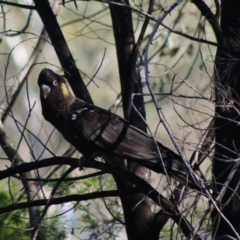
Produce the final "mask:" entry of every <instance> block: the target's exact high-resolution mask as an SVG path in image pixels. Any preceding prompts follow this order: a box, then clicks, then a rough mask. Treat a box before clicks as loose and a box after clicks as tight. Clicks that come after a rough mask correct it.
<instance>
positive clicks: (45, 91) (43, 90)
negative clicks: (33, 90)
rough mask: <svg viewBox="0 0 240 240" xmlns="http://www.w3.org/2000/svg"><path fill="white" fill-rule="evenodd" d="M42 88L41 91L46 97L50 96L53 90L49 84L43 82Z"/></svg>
mask: <svg viewBox="0 0 240 240" xmlns="http://www.w3.org/2000/svg"><path fill="white" fill-rule="evenodd" d="M40 89H41V93H42V95H43V97H44V98H45V99H46V97H47V96H48V94H49V93H50V91H51V88H50V87H49V86H48V85H45V84H42V85H41V86H40Z"/></svg>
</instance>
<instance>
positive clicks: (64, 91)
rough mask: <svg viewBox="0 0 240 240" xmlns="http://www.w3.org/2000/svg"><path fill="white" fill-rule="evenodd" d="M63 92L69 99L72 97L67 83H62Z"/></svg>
mask: <svg viewBox="0 0 240 240" xmlns="http://www.w3.org/2000/svg"><path fill="white" fill-rule="evenodd" d="M60 87H61V91H62V94H63V96H64V97H68V96H69V95H70V92H69V89H68V87H67V85H66V84H65V83H61V86H60Z"/></svg>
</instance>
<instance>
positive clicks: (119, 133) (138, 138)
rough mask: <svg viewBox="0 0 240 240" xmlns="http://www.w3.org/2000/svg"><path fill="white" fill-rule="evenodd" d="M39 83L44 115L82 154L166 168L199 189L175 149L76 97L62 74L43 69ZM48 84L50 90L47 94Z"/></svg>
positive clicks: (157, 169) (155, 168) (156, 170)
mask: <svg viewBox="0 0 240 240" xmlns="http://www.w3.org/2000/svg"><path fill="white" fill-rule="evenodd" d="M38 85H39V87H40V99H41V104H42V113H43V116H44V117H45V119H46V120H47V121H49V122H50V123H51V124H52V125H53V126H55V127H56V128H57V129H58V130H59V131H60V132H61V133H62V135H63V136H64V137H65V139H66V140H67V141H68V142H69V143H71V144H72V145H73V146H74V147H76V148H77V149H78V151H80V152H81V153H82V154H83V155H88V156H95V154H96V153H101V152H102V153H103V154H104V155H105V154H110V155H115V156H118V157H120V158H122V159H127V160H132V161H135V162H138V163H139V164H141V165H143V166H146V167H148V168H149V169H151V170H153V171H155V172H158V173H163V174H165V171H164V168H165V169H166V171H167V173H168V174H169V176H171V177H173V178H174V179H176V180H177V181H180V182H181V183H183V184H188V185H189V186H191V187H193V188H195V189H200V187H199V186H198V184H197V183H195V182H196V180H192V178H191V175H189V171H188V168H187V167H186V165H185V164H184V162H183V161H182V159H181V158H180V157H179V156H178V155H177V154H176V153H174V152H173V151H171V150H170V149H168V148H166V147H165V146H163V145H162V144H160V143H159V142H155V141H154V140H153V138H152V137H150V136H149V135H147V134H146V133H144V132H143V131H141V130H139V129H138V128H136V127H134V126H132V125H131V124H130V123H129V122H128V121H126V120H124V119H123V118H121V117H120V116H118V115H116V114H114V113H111V112H109V111H107V110H105V109H102V108H100V107H96V106H94V105H91V104H88V103H86V102H84V101H83V100H81V99H79V98H75V96H74V95H73V94H72V92H71V91H70V88H69V86H68V84H67V82H66V81H65V79H64V78H63V77H61V76H60V75H58V74H56V73H54V72H53V71H52V70H50V69H43V70H42V71H41V73H40V75H39V79H38ZM46 86H47V87H48V88H49V89H50V91H49V92H48V93H47V95H46V93H45V95H44V93H43V90H41V89H44V88H45V89H47V87H46ZM159 152H160V154H159ZM162 163H163V164H164V167H163V164H162ZM191 180H192V181H191Z"/></svg>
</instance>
